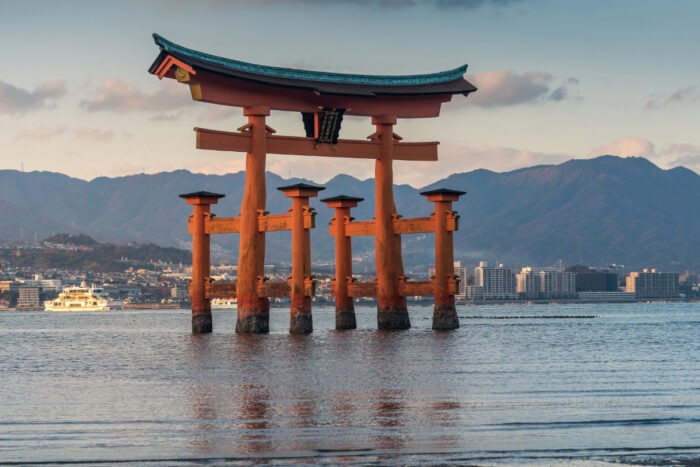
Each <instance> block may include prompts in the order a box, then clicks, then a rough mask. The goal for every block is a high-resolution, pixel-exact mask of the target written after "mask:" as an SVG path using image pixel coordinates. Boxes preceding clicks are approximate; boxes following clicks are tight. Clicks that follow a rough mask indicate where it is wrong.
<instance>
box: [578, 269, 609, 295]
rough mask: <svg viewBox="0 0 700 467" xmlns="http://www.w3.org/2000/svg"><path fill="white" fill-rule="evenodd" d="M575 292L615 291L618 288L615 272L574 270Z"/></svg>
mask: <svg viewBox="0 0 700 467" xmlns="http://www.w3.org/2000/svg"><path fill="white" fill-rule="evenodd" d="M574 274H575V275H576V291H577V292H615V291H617V290H618V284H617V279H618V276H617V273H614V272H609V271H593V270H591V271H585V272H578V271H576V272H574Z"/></svg>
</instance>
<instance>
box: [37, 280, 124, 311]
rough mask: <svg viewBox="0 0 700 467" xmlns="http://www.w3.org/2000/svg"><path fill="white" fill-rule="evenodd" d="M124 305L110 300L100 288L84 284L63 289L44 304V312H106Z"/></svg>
mask: <svg viewBox="0 0 700 467" xmlns="http://www.w3.org/2000/svg"><path fill="white" fill-rule="evenodd" d="M123 304H124V303H123V302H121V301H117V300H112V299H111V298H110V297H109V295H108V294H107V293H105V291H104V289H103V288H102V287H96V286H94V285H93V286H90V287H88V286H87V285H86V284H85V282H83V283H82V284H80V285H79V286H76V285H72V286H69V287H66V288H65V289H63V291H62V292H61V293H59V294H58V298H55V299H53V300H47V301H45V302H44V311H107V310H113V309H116V308H121V307H122V305H123Z"/></svg>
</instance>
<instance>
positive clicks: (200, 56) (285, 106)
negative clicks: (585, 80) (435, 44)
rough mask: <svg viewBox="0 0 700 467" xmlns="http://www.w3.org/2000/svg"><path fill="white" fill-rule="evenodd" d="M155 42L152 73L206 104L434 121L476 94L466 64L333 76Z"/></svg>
mask: <svg viewBox="0 0 700 467" xmlns="http://www.w3.org/2000/svg"><path fill="white" fill-rule="evenodd" d="M153 39H154V41H155V43H156V45H158V47H160V49H161V52H160V54H159V55H158V57H157V58H156V60H155V61H154V62H153V64H152V65H151V67H150V68H149V70H148V71H149V72H150V73H152V74H155V75H158V77H159V78H163V77H169V78H176V79H178V81H181V82H185V83H188V84H190V89H191V91H192V97H193V98H194V99H195V100H202V101H205V102H213V103H218V104H225V105H234V106H240V107H252V106H267V107H269V108H271V109H277V110H293V111H302V112H308V111H314V110H315V109H317V108H318V107H319V106H326V107H334V108H344V109H346V110H347V113H348V114H351V115H367V116H376V115H381V114H393V115H396V116H397V117H433V116H437V115H438V114H439V110H440V104H441V103H442V102H447V101H449V100H450V99H451V98H452V95H455V94H463V95H465V96H466V95H468V94H469V93H471V92H474V91H476V88H475V87H474V86H473V85H472V84H471V83H469V82H468V81H467V80H465V79H464V76H463V75H464V73H465V72H466V70H467V65H463V66H460V67H457V68H454V69H452V70H447V71H441V72H438V73H429V74H419V75H357V74H347V73H329V72H321V71H310V70H298V69H292V68H282V67H272V66H265V65H257V64H253V63H247V62H242V61H239V60H233V59H229V58H223V57H218V56H216V55H211V54H208V53H204V52H199V51H197V50H192V49H188V48H186V47H183V46H181V45H178V44H175V43H174V42H171V41H169V40H167V39H165V38H164V37H162V36H160V35H158V34H153ZM176 72H177V73H176ZM193 86H194V87H193Z"/></svg>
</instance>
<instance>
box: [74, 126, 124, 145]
mask: <svg viewBox="0 0 700 467" xmlns="http://www.w3.org/2000/svg"><path fill="white" fill-rule="evenodd" d="M73 135H74V136H75V138H76V139H78V140H81V141H87V142H90V143H106V142H108V141H111V140H112V139H114V132H113V131H112V130H100V129H98V128H87V127H79V128H76V129H75V130H74V131H73Z"/></svg>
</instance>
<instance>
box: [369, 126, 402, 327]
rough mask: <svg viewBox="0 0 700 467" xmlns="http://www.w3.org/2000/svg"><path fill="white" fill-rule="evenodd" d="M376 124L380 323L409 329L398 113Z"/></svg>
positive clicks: (376, 203)
mask: <svg viewBox="0 0 700 467" xmlns="http://www.w3.org/2000/svg"><path fill="white" fill-rule="evenodd" d="M372 124H374V125H375V127H376V132H375V134H374V135H373V137H375V136H376V137H377V138H379V140H380V141H381V154H380V156H379V158H378V159H377V160H376V163H375V171H374V173H375V176H374V180H375V221H376V230H375V240H374V248H375V258H376V268H377V327H378V328H379V329H408V328H410V327H411V321H410V320H409V317H408V309H407V308H406V297H404V296H401V295H400V293H399V280H400V279H402V278H403V277H404V272H403V261H402V259H401V237H400V236H399V235H397V234H395V233H394V219H395V218H397V217H398V216H397V214H396V205H395V204H394V193H393V184H394V170H393V159H394V137H395V135H394V131H393V128H394V124H396V117H395V116H393V115H382V116H377V117H372Z"/></svg>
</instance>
